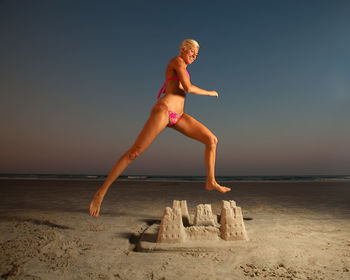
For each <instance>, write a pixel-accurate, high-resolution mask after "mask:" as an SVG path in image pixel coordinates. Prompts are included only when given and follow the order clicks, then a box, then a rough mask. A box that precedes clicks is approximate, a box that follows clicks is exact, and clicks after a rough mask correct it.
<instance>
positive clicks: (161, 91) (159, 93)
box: [157, 69, 191, 99]
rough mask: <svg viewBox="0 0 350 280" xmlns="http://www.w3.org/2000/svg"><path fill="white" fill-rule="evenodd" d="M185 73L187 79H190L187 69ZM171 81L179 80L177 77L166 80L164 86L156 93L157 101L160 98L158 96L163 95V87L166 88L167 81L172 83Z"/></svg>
mask: <svg viewBox="0 0 350 280" xmlns="http://www.w3.org/2000/svg"><path fill="white" fill-rule="evenodd" d="M186 72H187V75H188V77H189V78H191V76H190V73H188V71H187V69H186ZM172 80H177V81H178V80H179V77H177V76H176V77H172V78H169V79H166V80H165V82H164V84H163V86H162V87H161V89H160V90H159V92H158V95H157V99H159V98H160V96H161V95H162V93H165V87H166V83H167V81H172Z"/></svg>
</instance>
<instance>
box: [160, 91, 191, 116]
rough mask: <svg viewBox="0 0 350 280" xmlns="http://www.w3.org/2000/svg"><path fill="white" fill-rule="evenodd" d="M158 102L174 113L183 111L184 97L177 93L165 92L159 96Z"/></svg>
mask: <svg viewBox="0 0 350 280" xmlns="http://www.w3.org/2000/svg"><path fill="white" fill-rule="evenodd" d="M157 103H158V104H163V105H165V106H167V107H168V110H171V111H173V112H175V113H178V114H182V113H183V111H184V104H185V97H184V96H181V95H178V94H171V93H167V94H165V95H164V96H163V97H161V98H159V100H158V102H157Z"/></svg>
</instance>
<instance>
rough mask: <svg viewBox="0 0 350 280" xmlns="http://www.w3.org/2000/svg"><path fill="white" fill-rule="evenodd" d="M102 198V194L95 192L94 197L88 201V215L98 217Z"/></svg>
mask: <svg viewBox="0 0 350 280" xmlns="http://www.w3.org/2000/svg"><path fill="white" fill-rule="evenodd" d="M102 200H103V196H102V195H101V194H100V193H99V192H96V194H95V196H94V199H93V200H92V201H91V203H90V215H91V216H93V217H96V218H97V217H98V215H99V213H100V207H101V203H102Z"/></svg>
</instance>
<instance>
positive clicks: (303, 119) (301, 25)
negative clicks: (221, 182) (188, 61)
mask: <svg viewBox="0 0 350 280" xmlns="http://www.w3.org/2000/svg"><path fill="white" fill-rule="evenodd" d="M349 14H350V1H331V0H329V1H325V0H317V1H308V0H300V1H298V0H284V1H280V0H276V1H269V0H266V1H260V0H257V1H249V0H247V1H243V0H242V1H204V0H202V1H189V2H185V1H184V2H182V1H164V0H161V1H152V0H149V1H91V0H84V1H58V0H57V1H40V0H38V1H25V0H22V1H18V0H11V1H10V0H7V1H0V42H1V43H0V57H1V60H0V94H1V102H0V117H1V120H0V131H1V136H0V159H1V160H0V173H65V174H107V173H108V172H109V171H110V170H111V168H112V167H113V165H114V163H115V162H116V161H117V160H118V159H119V157H120V156H121V155H122V154H123V153H125V152H126V151H127V150H128V149H129V148H130V146H131V145H132V144H133V142H134V140H135V138H136V137H137V135H138V133H139V132H140V131H141V129H142V127H143V125H144V123H145V121H146V120H147V118H148V116H149V114H150V110H151V108H152V106H153V104H154V103H155V102H156V95H157V93H158V91H159V89H160V87H161V86H162V84H163V82H164V72H165V68H166V65H167V63H168V61H169V60H170V59H171V58H173V57H174V56H176V55H178V50H179V45H180V43H181V42H182V40H183V39H186V38H193V39H195V40H197V41H198V42H199V44H200V51H199V55H198V58H197V60H196V61H195V62H194V63H193V64H192V65H190V66H189V67H188V70H189V72H190V74H191V82H192V83H193V84H194V85H196V86H199V87H201V88H204V89H206V90H216V91H218V93H219V98H218V99H216V98H213V97H208V96H198V95H193V94H187V98H186V105H185V113H187V114H189V115H191V116H193V117H194V118H196V119H198V120H199V121H201V122H202V123H203V124H205V125H206V126H207V127H208V128H209V129H210V130H211V131H212V132H213V133H214V134H215V135H216V136H217V137H218V140H219V143H218V147H217V162H216V174H217V175H221V176H236V175H341V174H350V144H349V143H350V125H349V121H350V110H349V108H350V79H349V74H350V55H349V49H350V36H349V30H350V17H349ZM124 174H146V175H179V176H181V175H205V165H204V145H203V144H202V143H199V142H196V141H194V140H192V139H189V138H186V137H185V136H183V135H181V134H180V133H178V132H177V131H175V130H173V129H169V128H167V129H165V130H164V131H163V132H162V133H161V134H160V135H159V136H158V137H157V139H156V140H155V141H154V142H153V143H152V145H151V146H150V147H149V148H148V149H147V150H146V151H145V152H144V153H143V154H142V155H141V156H140V157H139V158H138V159H137V160H135V161H134V162H133V163H132V164H131V165H130V166H129V167H128V168H127V169H126V170H125V172H124Z"/></svg>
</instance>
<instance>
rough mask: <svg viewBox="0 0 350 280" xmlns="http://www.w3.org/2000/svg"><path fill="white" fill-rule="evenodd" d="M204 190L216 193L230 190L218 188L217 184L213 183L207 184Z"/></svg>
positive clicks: (222, 187)
mask: <svg viewBox="0 0 350 280" xmlns="http://www.w3.org/2000/svg"><path fill="white" fill-rule="evenodd" d="M205 188H206V190H208V191H213V190H217V191H219V192H221V193H225V192H229V191H230V190H231V188H227V187H224V186H220V185H219V184H218V183H217V182H214V183H208V182H207V184H206V186H205Z"/></svg>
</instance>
